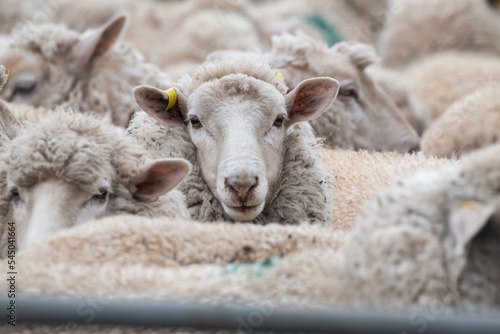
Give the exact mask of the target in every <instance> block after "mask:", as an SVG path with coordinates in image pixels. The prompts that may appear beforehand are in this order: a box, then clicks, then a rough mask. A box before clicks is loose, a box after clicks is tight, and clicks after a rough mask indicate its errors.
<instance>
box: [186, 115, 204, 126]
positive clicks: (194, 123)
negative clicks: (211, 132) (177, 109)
mask: <svg viewBox="0 0 500 334" xmlns="http://www.w3.org/2000/svg"><path fill="white" fill-rule="evenodd" d="M189 121H190V122H191V126H192V127H193V129H199V128H201V127H202V126H203V125H201V122H200V119H199V118H198V117H197V116H190V117H189Z"/></svg>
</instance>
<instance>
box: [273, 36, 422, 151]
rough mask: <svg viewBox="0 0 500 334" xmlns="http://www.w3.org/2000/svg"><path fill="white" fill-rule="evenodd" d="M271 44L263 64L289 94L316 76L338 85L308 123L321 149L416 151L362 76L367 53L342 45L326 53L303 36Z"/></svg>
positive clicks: (415, 141) (396, 114)
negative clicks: (323, 146) (328, 103)
mask: <svg viewBox="0 0 500 334" xmlns="http://www.w3.org/2000/svg"><path fill="white" fill-rule="evenodd" d="M272 42H273V49H272V50H271V52H270V53H269V54H267V58H268V60H269V62H270V64H271V65H272V66H274V67H276V68H279V69H280V70H281V71H282V73H283V76H284V78H285V80H286V82H287V84H288V85H289V86H290V88H294V87H295V86H296V85H297V84H298V83H299V82H301V81H302V80H305V79H308V78H312V77H316V76H329V77H332V78H335V79H337V80H339V82H340V90H339V96H338V98H337V99H336V100H335V101H334V102H333V103H332V105H331V106H330V107H329V108H328V110H327V111H326V112H325V113H324V114H323V115H322V116H321V117H319V118H317V119H315V120H312V121H311V125H312V127H313V129H314V132H315V134H316V135H317V136H319V137H323V138H325V141H324V142H325V144H327V145H330V146H337V147H342V148H354V149H373V150H378V151H390V150H397V151H399V152H408V151H412V150H416V149H418V146H419V138H418V135H417V133H416V132H415V130H414V129H413V128H412V127H411V126H410V125H409V123H408V121H407V120H406V119H405V117H404V116H403V115H402V113H401V111H400V110H398V108H397V107H396V106H395V104H394V102H393V101H392V100H391V99H390V98H389V97H388V96H387V95H386V94H385V93H384V92H383V91H382V90H381V88H380V87H379V85H378V84H377V83H376V82H375V81H374V80H373V78H372V76H371V74H370V73H368V72H367V71H366V68H367V67H368V66H369V65H371V64H372V63H373V62H374V61H375V60H376V55H375V51H374V49H373V47H371V46H369V45H367V44H360V43H346V42H342V43H338V44H336V45H334V46H333V47H328V46H327V45H326V44H325V43H324V42H322V41H320V40H317V39H314V38H312V37H309V36H307V35H305V34H296V35H291V34H282V35H280V36H274V37H273V39H272Z"/></svg>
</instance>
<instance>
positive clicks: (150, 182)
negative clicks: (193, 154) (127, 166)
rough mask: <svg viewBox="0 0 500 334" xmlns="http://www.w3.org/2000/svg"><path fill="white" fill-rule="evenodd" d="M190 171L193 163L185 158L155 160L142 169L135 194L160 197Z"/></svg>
mask: <svg viewBox="0 0 500 334" xmlns="http://www.w3.org/2000/svg"><path fill="white" fill-rule="evenodd" d="M190 172H191V164H190V163H189V162H187V161H186V160H184V159H161V160H155V161H153V162H152V163H149V164H147V165H145V166H143V167H142V168H141V169H140V171H139V174H138V176H137V178H136V179H135V188H136V191H135V192H134V194H133V195H134V197H135V198H138V199H155V198H158V197H159V196H161V195H163V194H165V193H167V192H169V191H170V190H172V189H173V188H175V187H176V186H177V185H178V184H179V183H180V182H181V181H182V180H183V179H184V178H185V177H186V176H187V175H188V174H189V173H190Z"/></svg>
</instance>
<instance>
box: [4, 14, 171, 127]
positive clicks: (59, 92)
mask: <svg viewBox="0 0 500 334" xmlns="http://www.w3.org/2000/svg"><path fill="white" fill-rule="evenodd" d="M126 25H127V16H126V15H118V16H116V17H114V18H112V19H111V20H109V21H108V22H107V23H106V24H104V25H103V26H101V27H99V28H96V29H89V30H87V31H86V32H84V33H78V32H76V31H72V30H69V29H68V28H66V27H64V26H59V25H54V24H43V25H40V26H34V25H30V24H27V25H24V26H23V27H22V28H19V29H17V30H15V31H13V32H12V33H11V40H10V43H9V45H8V46H6V47H5V48H2V50H0V63H1V64H3V65H5V67H7V69H8V70H9V72H10V75H9V81H8V82H7V85H6V87H5V89H4V91H3V93H2V97H3V98H4V99H6V100H8V101H10V102H15V103H25V104H30V105H34V106H43V107H46V108H49V109H52V108H54V107H56V106H57V105H59V104H61V103H63V102H67V103H70V104H71V105H72V106H73V108H75V109H76V110H79V111H82V112H83V111H85V112H93V113H96V114H99V115H101V116H102V117H105V118H106V117H110V118H111V120H112V122H113V123H114V124H115V125H120V126H123V127H126V126H127V124H128V122H129V120H130V117H131V115H132V113H133V112H134V111H135V109H136V107H135V103H134V101H133V97H132V95H131V91H132V88H133V87H135V86H137V85H139V84H147V83H149V84H154V85H160V84H165V82H166V81H165V80H166V79H165V77H164V74H162V73H161V72H160V71H158V69H157V67H156V66H155V65H153V64H150V63H147V62H146V61H145V60H144V57H143V56H142V55H141V54H140V53H138V52H137V51H136V50H135V49H134V48H133V47H131V46H130V45H127V44H125V43H121V42H119V40H120V36H121V34H122V32H123V30H124V29H125V26H126Z"/></svg>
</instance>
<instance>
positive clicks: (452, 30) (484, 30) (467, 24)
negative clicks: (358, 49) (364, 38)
mask: <svg viewBox="0 0 500 334" xmlns="http://www.w3.org/2000/svg"><path fill="white" fill-rule="evenodd" d="M498 5H499V3H498V1H492V0H461V1H455V0H426V1H419V0H401V1H399V4H398V5H397V6H396V8H397V10H394V11H392V12H391V13H390V14H392V15H389V20H388V23H387V25H386V27H385V29H384V30H383V31H382V34H381V36H380V39H379V43H378V44H379V45H378V49H379V51H380V54H381V56H382V59H383V62H384V65H385V66H388V67H401V66H405V65H408V64H409V63H411V62H413V61H415V60H417V59H419V58H421V57H423V56H425V55H429V54H433V53H438V52H443V51H450V50H459V51H470V52H481V53H489V54H492V55H496V54H498V53H499V52H500V43H499V40H500V18H499V17H498ZM443 27H446V28H445V29H443Z"/></svg>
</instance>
